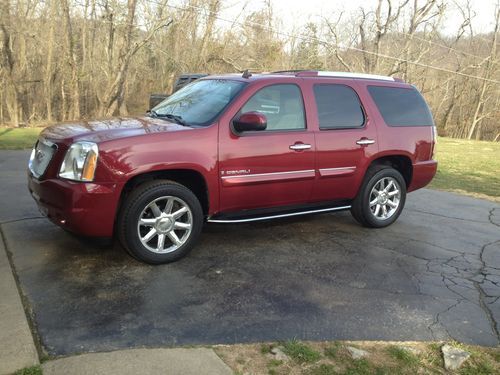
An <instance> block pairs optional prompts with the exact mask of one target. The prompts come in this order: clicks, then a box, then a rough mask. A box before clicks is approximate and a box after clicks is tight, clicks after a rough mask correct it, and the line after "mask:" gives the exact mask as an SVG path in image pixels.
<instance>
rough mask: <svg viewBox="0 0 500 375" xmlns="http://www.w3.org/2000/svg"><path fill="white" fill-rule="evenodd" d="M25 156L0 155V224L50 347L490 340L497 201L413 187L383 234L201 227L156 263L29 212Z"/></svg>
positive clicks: (330, 226)
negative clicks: (186, 245)
mask: <svg viewBox="0 0 500 375" xmlns="http://www.w3.org/2000/svg"><path fill="white" fill-rule="evenodd" d="M27 158H28V152H26V151H2V152H0V201H1V205H0V222H1V230H2V234H3V237H4V240H5V242H6V245H7V248H8V251H9V252H10V254H11V257H12V261H13V264H14V266H15V269H16V273H17V277H18V280H19V282H20V286H21V289H22V291H23V293H24V294H25V301H26V303H27V304H28V307H29V309H30V310H31V311H32V314H33V320H34V322H33V323H34V326H35V327H36V330H37V333H38V335H39V337H40V340H41V343H42V345H43V347H44V348H45V350H46V351H47V352H48V353H50V354H53V355H64V354H73V353H80V352H88V351H104V350H112V349H117V348H128V347H142V346H148V347H149V346H150V347H157V346H169V345H188V344H216V343H235V342H251V341H270V340H282V339H292V338H298V339H310V340H332V339H352V340H441V339H450V338H452V339H456V340H459V341H463V342H467V343H475V344H480V345H489V346H496V345H498V344H499V334H498V330H499V329H500V327H499V326H498V325H497V322H500V300H499V299H500V284H499V283H500V205H499V204H495V203H492V202H488V201H484V200H478V199H472V198H468V197H463V196H459V195H455V194H450V193H443V192H438V191H432V190H421V191H418V192H415V193H412V194H410V195H409V196H408V200H407V206H406V209H405V211H404V212H403V214H402V216H401V217H400V219H399V221H398V222H396V223H395V224H394V225H392V226H391V227H389V228H386V229H381V230H370V229H365V228H362V227H361V226H359V225H358V224H357V223H355V222H354V220H353V219H352V218H351V216H350V214H349V213H348V212H345V213H335V214H324V215H319V216H308V217H302V218H295V219H287V220H280V221H274V222H263V223H253V224H244V225H208V226H206V227H205V230H204V233H203V235H202V238H201V241H200V243H199V245H198V246H197V247H196V248H195V249H194V250H193V252H192V253H191V254H190V255H189V256H188V257H187V258H184V259H183V260H181V261H179V262H177V263H174V264H170V265H164V266H156V267H155V266H148V265H144V264H141V263H138V262H137V261H135V260H133V259H131V258H130V257H129V256H128V255H126V253H125V252H124V251H123V250H122V249H121V248H120V247H119V246H118V245H114V246H108V245H102V244H97V243H91V242H88V241H83V240H80V239H77V238H75V237H73V236H71V235H69V234H67V233H65V232H64V231H62V230H61V229H59V228H58V227H56V226H54V225H53V224H51V223H50V222H48V221H47V220H46V219H43V218H40V215H39V213H38V211H37V209H36V206H35V203H34V201H33V200H32V199H31V197H30V196H29V193H28V191H27V188H26V177H25V167H26V162H27Z"/></svg>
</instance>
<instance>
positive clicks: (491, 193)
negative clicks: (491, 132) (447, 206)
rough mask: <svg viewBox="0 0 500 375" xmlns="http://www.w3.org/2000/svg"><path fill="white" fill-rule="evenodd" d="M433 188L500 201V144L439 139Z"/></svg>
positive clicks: (11, 144) (18, 134)
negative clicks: (436, 170)
mask: <svg viewBox="0 0 500 375" xmlns="http://www.w3.org/2000/svg"><path fill="white" fill-rule="evenodd" d="M41 130H42V128H19V129H13V128H2V127H0V150H17V149H25V148H31V147H32V146H33V144H34V143H35V141H36V138H37V136H38V134H39V133H40V131H41ZM436 154H437V156H436V158H437V160H438V161H439V168H438V173H437V175H436V177H435V178H434V180H433V181H432V183H431V184H430V185H429V187H431V188H435V189H440V190H448V191H455V192H458V193H465V194H469V195H473V196H477V197H480V198H487V199H492V200H496V201H500V142H484V141H467V140H462V139H452V138H439V140H438V144H437V151H436Z"/></svg>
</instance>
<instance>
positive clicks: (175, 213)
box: [172, 206, 188, 219]
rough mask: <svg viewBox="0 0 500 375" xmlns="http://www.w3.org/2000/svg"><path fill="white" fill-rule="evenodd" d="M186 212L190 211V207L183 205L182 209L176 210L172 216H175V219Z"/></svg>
mask: <svg viewBox="0 0 500 375" xmlns="http://www.w3.org/2000/svg"><path fill="white" fill-rule="evenodd" d="M186 212H188V209H187V207H185V206H184V207H182V208H181V209H180V210H177V211H175V212H174V213H173V214H172V216H173V217H174V219H178V218H180V217H181V216H182V215H184V214H185V213H186Z"/></svg>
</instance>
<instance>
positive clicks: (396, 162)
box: [367, 154, 413, 189]
mask: <svg viewBox="0 0 500 375" xmlns="http://www.w3.org/2000/svg"><path fill="white" fill-rule="evenodd" d="M377 165H388V166H391V167H392V168H394V169H396V170H397V171H398V172H399V173H401V175H402V176H403V178H404V180H405V183H406V188H407V189H408V188H409V186H410V184H411V181H412V178H413V163H412V160H411V158H410V157H409V156H408V155H404V154H390V155H378V156H376V157H375V158H373V159H372V160H371V162H370V164H369V165H368V169H369V168H372V167H374V166H377ZM368 169H367V170H368Z"/></svg>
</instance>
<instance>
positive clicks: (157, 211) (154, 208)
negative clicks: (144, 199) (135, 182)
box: [149, 202, 161, 217]
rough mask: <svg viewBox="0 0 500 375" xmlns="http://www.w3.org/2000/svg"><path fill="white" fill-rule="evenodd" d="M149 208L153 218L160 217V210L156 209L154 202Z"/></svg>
mask: <svg viewBox="0 0 500 375" xmlns="http://www.w3.org/2000/svg"><path fill="white" fill-rule="evenodd" d="M149 208H151V211H153V215H155V217H159V216H161V210H160V208H159V207H158V205H157V204H156V202H153V203H151V204H150V205H149Z"/></svg>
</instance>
